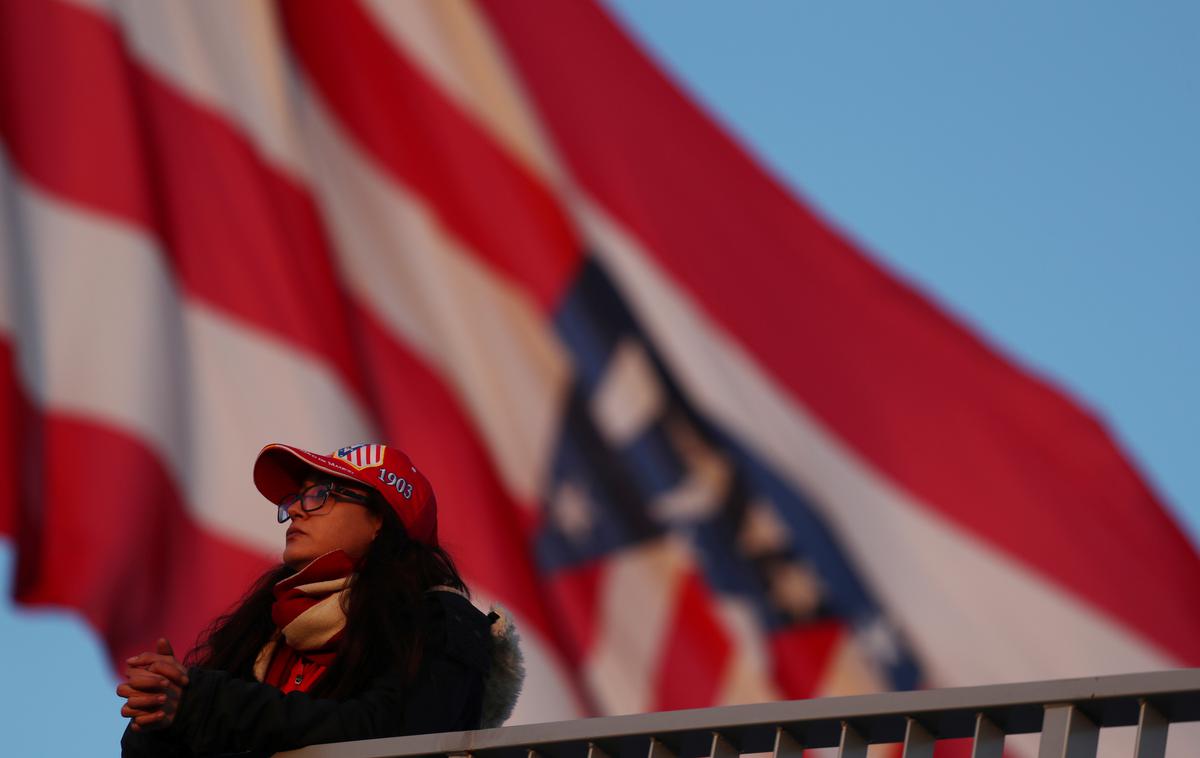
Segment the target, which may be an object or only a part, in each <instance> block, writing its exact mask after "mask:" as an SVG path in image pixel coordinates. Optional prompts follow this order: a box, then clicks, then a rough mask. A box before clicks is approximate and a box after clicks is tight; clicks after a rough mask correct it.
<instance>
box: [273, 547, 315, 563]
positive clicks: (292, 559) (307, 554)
mask: <svg viewBox="0 0 1200 758" xmlns="http://www.w3.org/2000/svg"><path fill="white" fill-rule="evenodd" d="M311 553H312V551H311V550H305V549H304V548H302V547H301V546H300V545H288V546H287V547H285V548H284V549H283V555H282V556H280V560H282V561H283V562H284V563H286V564H287V565H289V566H291V567H292V568H294V569H301V568H304V566H306V565H307V564H308V563H309V561H311V560H312V559H313V558H316V557H317V556H315V555H312V554H311Z"/></svg>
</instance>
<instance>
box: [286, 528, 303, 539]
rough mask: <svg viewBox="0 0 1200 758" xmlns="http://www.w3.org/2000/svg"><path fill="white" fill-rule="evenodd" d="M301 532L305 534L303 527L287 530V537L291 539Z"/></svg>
mask: <svg viewBox="0 0 1200 758" xmlns="http://www.w3.org/2000/svg"><path fill="white" fill-rule="evenodd" d="M301 534H304V530H303V529H288V530H287V539H289V540H290V539H291V538H292V537H296V536H298V535H301Z"/></svg>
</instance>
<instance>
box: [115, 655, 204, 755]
mask: <svg viewBox="0 0 1200 758" xmlns="http://www.w3.org/2000/svg"><path fill="white" fill-rule="evenodd" d="M125 662H126V663H127V664H129V667H128V668H126V669H125V681H124V682H122V683H121V684H120V685H118V687H117V694H118V695H120V696H121V697H123V698H125V705H123V706H121V715H122V716H125V717H127V718H130V719H133V723H132V724H131V725H130V728H131V729H132V730H133V731H135V732H140V731H143V730H145V731H151V730H155V729H165V728H167V727H168V726H170V725H171V722H173V721H174V720H175V712H176V710H178V708H179V698H180V697H182V696H183V688H184V687H186V686H187V683H188V676H187V669H185V668H184V667H183V665H182V664H180V663H179V661H177V660H175V653H174V651H173V650H172V649H171V643H170V642H168V641H167V640H166V638H160V639H159V640H158V643H157V644H156V646H155V652H153V653H150V652H146V653H141V654H139V655H135V656H133V657H132V658H127V659H126V660H125Z"/></svg>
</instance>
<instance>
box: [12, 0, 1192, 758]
mask: <svg viewBox="0 0 1200 758" xmlns="http://www.w3.org/2000/svg"><path fill="white" fill-rule="evenodd" d="M609 5H610V6H611V7H613V8H614V9H616V10H617V12H618V13H619V15H620V16H621V17H622V18H623V19H624V20H626V21H627V22H628V23H629V24H630V25H631V26H632V27H633V28H634V30H635V33H636V34H637V35H638V36H639V37H640V38H641V39H642V40H643V41H644V42H646V43H647V44H648V45H649V46H650V47H651V49H652V50H653V51H654V52H655V54H656V55H657V56H658V57H659V59H660V60H661V61H663V62H664V63H665V64H666V65H667V66H668V67H669V69H670V70H671V71H672V72H673V73H674V75H675V76H676V77H678V78H679V80H681V81H682V82H683V83H684V85H685V86H686V87H687V88H688V89H689V90H690V91H691V92H692V93H693V94H694V95H695V96H697V97H698V98H699V99H700V100H701V101H702V102H703V103H705V104H706V105H707V106H708V108H709V110H710V112H713V113H715V114H717V116H718V118H719V119H720V120H721V121H723V122H724V123H725V124H726V125H727V126H728V127H729V128H730V129H731V130H732V131H733V132H734V133H735V134H736V135H738V136H739V137H740V138H741V140H742V142H743V143H744V144H746V145H747V146H748V147H749V148H750V149H751V151H752V152H754V153H756V154H757V155H758V156H759V157H760V158H761V159H762V160H763V161H764V162H765V163H766V164H767V165H768V166H769V167H770V170H772V171H773V172H774V173H775V174H776V176H777V177H779V178H780V179H781V181H783V182H784V183H786V184H788V185H789V186H791V187H792V188H793V189H794V190H796V192H797V193H798V194H799V195H801V196H803V197H804V198H806V199H807V200H808V201H809V202H810V203H811V204H813V205H815V206H816V207H817V208H818V209H820V210H821V211H822V212H823V213H824V214H825V215H826V217H827V218H829V219H830V220H831V221H833V222H834V223H835V224H837V225H838V226H840V227H841V228H842V229H843V230H845V231H846V232H847V233H848V234H849V235H850V236H851V237H853V238H855V239H857V240H858V241H859V242H860V243H861V245H862V246H863V247H864V248H866V249H867V250H868V251H870V252H871V253H873V254H874V255H875V256H876V257H877V258H878V259H879V260H882V261H883V262H884V263H885V264H886V265H888V266H890V267H891V268H892V270H894V271H895V272H897V273H898V274H899V275H901V276H904V277H905V278H907V279H909V280H910V281H912V282H914V283H915V284H916V285H917V286H919V287H920V288H921V289H922V290H923V291H925V292H926V293H928V294H929V295H930V296H931V297H933V298H935V299H936V300H938V301H939V302H941V303H942V304H943V305H944V306H945V307H946V308H948V309H949V310H951V311H952V312H954V313H956V314H957V315H958V316H959V317H960V318H961V319H963V320H965V321H966V322H967V323H969V324H971V325H972V326H973V327H974V328H975V329H976V330H977V331H978V332H979V333H980V334H982V335H983V336H984V337H985V338H986V339H988V340H989V341H990V342H991V343H992V344H993V345H994V346H996V347H997V348H998V349H999V350H1001V351H1002V352H1004V353H1006V354H1007V355H1009V356H1010V357H1011V358H1013V359H1014V360H1016V361H1018V362H1020V363H1021V364H1023V365H1025V366H1026V367H1027V368H1029V369H1030V370H1032V371H1034V372H1036V373H1038V374H1040V375H1042V376H1043V377H1046V378H1048V379H1050V380H1051V381H1053V382H1055V383H1056V384H1058V385H1059V386H1061V387H1063V388H1065V389H1066V390H1067V391H1068V392H1070V393H1071V394H1073V395H1074V396H1075V397H1077V398H1078V399H1079V400H1080V401H1081V402H1083V403H1084V404H1085V405H1087V406H1088V407H1090V408H1092V409H1093V410H1094V411H1095V412H1096V413H1097V414H1098V415H1099V416H1100V417H1101V418H1102V419H1103V420H1104V422H1105V423H1106V424H1107V426H1108V427H1109V429H1110V430H1111V431H1112V432H1113V434H1114V435H1115V437H1116V438H1117V439H1118V441H1119V443H1120V444H1121V445H1122V446H1123V447H1124V449H1125V450H1126V451H1127V453H1128V454H1129V455H1130V457H1131V458H1132V459H1134V461H1135V462H1136V463H1137V465H1138V466H1139V467H1140V468H1141V469H1142V471H1143V472H1144V473H1145V474H1146V475H1147V477H1148V478H1149V480H1150V481H1151V483H1152V484H1153V486H1154V487H1155V488H1156V489H1157V490H1158V491H1159V492H1160V493H1161V494H1162V496H1163V498H1164V500H1165V501H1166V502H1167V503H1168V505H1169V507H1171V508H1172V509H1173V510H1174V511H1175V512H1176V513H1178V514H1179V515H1180V517H1181V520H1182V521H1183V522H1184V523H1185V525H1186V527H1185V528H1186V529H1187V530H1188V531H1189V533H1190V534H1191V536H1192V540H1193V543H1194V544H1200V466H1198V465H1197V464H1198V463H1200V433H1198V432H1197V428H1196V426H1197V423H1198V422H1200V399H1198V396H1197V392H1196V385H1197V382H1196V379H1197V377H1198V375H1200V346H1198V342H1197V340H1196V337H1195V334H1194V332H1195V330H1196V327H1197V326H1198V325H1200V302H1198V299H1197V297H1196V296H1195V294H1194V290H1195V289H1196V286H1197V283H1200V209H1198V207H1197V206H1198V200H1200V139H1198V138H1197V135H1200V5H1197V4H1194V3H1184V2H1167V1H1164V2H1158V3H1154V4H1140V5H1135V4H1133V3H1112V2H1086V3H1085V2H1055V3H1044V2H1029V1H1021V0H1018V1H1012V2H1005V3H990V4H984V3H961V4H953V3H932V2H923V1H918V0H914V1H912V2H906V3H903V4H899V3H882V2H880V3H865V2H839V3H815V2H799V1H788V0H771V1H768V0H756V1H755V2H750V3H729V2H714V1H712V0H688V2H683V0H672V1H670V2H667V1H666V0H609ZM10 564H11V551H10V550H9V549H8V548H7V547H4V548H3V549H0V584H2V585H3V586H5V587H8V586H9V584H10V570H9V566H10ZM0 640H2V641H3V643H4V646H5V650H6V652H7V654H8V656H7V657H8V660H9V661H10V665H9V669H8V671H9V672H10V673H9V676H10V677H11V678H10V684H9V686H7V687H5V688H2V689H0V693H2V694H0V710H2V712H5V713H7V714H9V718H8V719H6V725H7V726H8V734H7V735H6V737H7V739H8V743H7V748H6V749H7V751H8V752H9V753H10V754H12V755H58V754H88V755H103V754H106V753H109V754H116V753H117V747H116V739H117V736H118V735H119V733H120V730H121V728H122V727H123V720H121V719H120V718H119V716H118V715H117V709H118V707H119V703H118V700H117V698H116V696H115V695H114V694H113V687H114V686H115V683H114V682H113V681H112V680H111V679H110V675H109V673H108V672H107V669H106V668H105V664H104V662H103V658H102V656H101V649H100V646H99V644H98V643H97V642H96V641H95V640H94V639H92V638H91V637H90V635H88V634H87V633H86V630H84V629H83V628H82V625H81V624H79V623H78V622H77V621H75V620H74V619H73V618H72V617H70V616H68V615H66V614H62V613H47V612H37V613H28V612H14V611H13V609H12V608H11V606H8V605H4V606H3V607H0ZM107 745H112V750H111V751H109V750H107V748H106V747H104V746H107Z"/></svg>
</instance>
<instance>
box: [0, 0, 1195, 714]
mask: <svg viewBox="0 0 1200 758" xmlns="http://www.w3.org/2000/svg"><path fill="white" fill-rule="evenodd" d="M0 409H2V412H3V418H4V423H3V427H2V429H0V432H2V434H0V530H2V531H3V532H4V533H5V534H8V535H11V536H12V537H13V539H14V540H15V544H16V547H17V554H18V569H17V588H16V592H17V597H18V599H19V600H20V601H22V602H24V603H27V604H31V605H35V604H54V605H64V606H68V607H71V608H74V609H77V610H78V611H79V613H80V614H82V615H83V617H84V618H86V619H87V621H88V622H89V623H90V624H91V625H92V626H93V627H94V628H95V629H96V631H97V633H98V634H100V635H102V636H103V638H104V640H105V641H106V643H107V644H108V647H109V649H110V650H111V652H112V654H113V655H114V656H116V657H117V658H119V657H121V656H124V655H127V654H129V653H131V652H134V651H135V650H137V649H141V648H143V647H145V646H146V644H147V641H148V640H150V639H152V638H154V637H155V636H157V635H159V634H164V633H165V634H167V635H168V636H170V637H172V638H173V639H177V640H184V639H193V638H194V636H195V634H196V632H197V631H198V629H199V628H200V627H201V626H202V625H203V624H204V623H205V622H207V621H208V620H209V619H211V618H212V617H213V616H215V615H216V614H217V613H218V612H219V611H221V610H222V609H224V608H225V607H226V605H227V604H228V603H230V602H231V601H232V600H233V599H234V598H235V597H236V596H237V595H238V594H239V593H240V592H241V591H242V589H243V588H244V587H245V586H246V585H247V584H248V583H249V581H250V579H251V577H253V576H255V575H256V574H257V573H259V572H260V571H262V570H263V569H264V568H265V567H266V566H268V565H269V564H270V563H271V562H272V561H273V560H274V559H275V556H276V555H277V554H278V551H279V550H280V548H281V545H282V540H281V532H280V529H279V526H278V524H277V523H276V520H275V518H274V511H273V510H272V509H271V508H269V507H268V506H267V504H266V503H264V502H263V501H262V499H261V497H259V496H258V495H257V493H256V491H255V490H254V488H253V485H252V484H251V480H250V464H251V462H252V461H253V459H254V455H255V453H256V452H257V451H258V449H259V448H260V447H261V446H262V445H263V444H265V443H267V442H272V441H283V442H287V443H291V444H297V445H301V446H304V447H306V448H309V449H315V450H322V451H325V450H336V449H338V448H339V447H342V446H344V445H346V444H349V443H353V442H356V441H359V440H379V441H382V442H385V443H387V444H394V445H398V446H400V447H401V448H403V449H404V450H406V451H407V452H409V453H410V454H411V455H412V457H413V459H414V460H415V461H417V462H418V465H420V466H421V467H422V469H423V471H424V472H425V473H427V474H428V476H429V478H430V480H431V481H432V482H433V483H434V486H435V488H436V491H437V495H438V503H439V506H440V512H441V523H440V533H441V535H442V539H443V542H444V543H445V544H446V545H447V547H449V548H450V550H451V551H452V552H453V553H454V554H455V555H456V557H457V558H458V560H459V562H460V565H461V567H462V569H463V571H464V574H465V576H466V578H467V580H468V582H469V583H470V584H471V586H472V587H473V588H475V589H476V591H477V593H478V595H480V596H481V597H482V598H483V599H485V600H488V599H494V600H499V601H502V602H503V603H505V604H506V605H508V606H509V607H510V608H511V609H512V610H513V611H514V612H515V614H516V615H517V617H518V619H519V621H520V623H521V625H522V627H523V630H524V632H523V636H524V639H525V642H526V646H527V656H528V658H529V664H530V670H531V679H530V681H529V683H528V686H527V691H526V693H525V695H524V697H523V699H522V701H521V704H520V705H519V706H518V712H517V719H519V720H524V721H531V720H539V721H541V720H555V719H564V718H571V717H574V716H577V715H580V714H585V713H619V712H630V711H642V710H651V709H660V708H676V707H688V706H702V705H713V704H723V703H733V702H745V701H754V700H761V699H768V698H780V697H789V698H795V697H809V696H816V695H823V694H834V693H846V692H862V691H871V690H880V689H889V688H899V687H916V686H950V685H959V684H968V683H985V682H997V681H1011V680H1025V679H1042V678H1054V677H1066V676H1076V675H1094V674H1105V673H1115V672H1123V671H1137V670H1147V669H1158V668H1165V667H1176V666H1184V665H1193V666H1194V665H1200V603H1197V602H1196V601H1197V587H1200V559H1198V557H1197V554H1196V552H1195V551H1194V549H1193V548H1192V547H1191V546H1190V545H1189V543H1188V542H1187V540H1186V539H1185V538H1184V536H1183V535H1182V534H1181V532H1180V531H1179V529H1178V528H1177V527H1176V526H1175V525H1174V524H1173V523H1172V522H1171V520H1170V518H1169V516H1168V515H1167V514H1166V512H1165V511H1164V509H1163V508H1162V506H1161V505H1160V503H1158V502H1157V501H1156V499H1155V496H1154V495H1153V493H1151V492H1150V491H1149V490H1148V489H1147V487H1146V485H1145V484H1144V483H1143V481H1142V479H1141V478H1140V477H1139V475H1138V474H1137V472H1136V471H1135V470H1134V469H1133V468H1132V467H1131V465H1130V464H1129V462H1128V461H1127V460H1126V459H1125V458H1124V457H1123V456H1122V455H1121V454H1120V452H1119V451H1118V450H1117V449H1116V448H1115V447H1114V445H1113V444H1112V442H1111V441H1110V439H1109V437H1108V435H1107V434H1106V433H1105V432H1104V431H1103V429H1102V428H1101V427H1100V426H1099V425H1098V424H1097V423H1096V422H1095V421H1094V420H1093V419H1092V418H1091V417H1090V416H1089V415H1088V414H1087V413H1086V412H1084V411H1082V410H1081V409H1080V408H1079V407H1078V406H1077V405H1075V404H1074V403H1073V402H1072V401H1071V400H1069V399H1068V398H1066V397H1064V396H1063V395H1062V394H1060V393H1059V392H1057V391H1056V390H1054V389H1053V388H1051V387H1048V386H1047V385H1046V384H1044V383H1042V382H1041V381H1039V380H1037V379H1035V378H1033V377H1031V376H1029V375H1028V374H1026V373H1024V372H1023V371H1022V370H1021V369H1019V368H1018V367H1016V366H1014V365H1012V364H1011V363H1009V362H1007V361H1006V360H1005V359H1003V358H1002V357H1001V356H999V355H997V354H996V353H995V352H994V351H992V350H991V349H989V348H988V347H987V346H986V345H985V344H983V343H982V342H980V341H979V340H978V339H977V338H976V337H975V336H973V335H972V334H971V333H970V332H968V331H967V330H966V329H964V328H963V327H962V326H961V325H959V324H957V323H955V322H954V321H953V320H951V319H950V318H949V317H947V316H946V315H945V314H944V313H942V312H940V311H939V310H938V309H937V308H936V307H935V306H934V305H932V304H931V303H930V302H928V301H927V300H925V299H923V298H922V297H921V296H920V295H919V294H917V293H915V292H914V291H912V290H911V289H909V288H908V287H907V286H906V285H904V284H903V283H901V282H898V281H897V280H895V279H893V278H892V277H890V276H889V275H888V274H887V273H886V272H884V271H883V270H881V269H880V268H879V267H878V266H876V265H875V264H874V263H873V262H872V261H871V260H869V259H868V258H867V257H865V256H864V255H863V254H862V253H861V252H859V251H858V250H856V249H855V248H854V247H852V246H851V245H850V243H848V242H847V240H845V239H844V238H842V237H841V236H839V235H838V234H837V233H836V232H835V231H834V230H832V229H831V228H830V227H829V226H827V225H826V224H824V223H823V222H822V221H821V220H820V219H818V218H817V217H816V216H815V215H814V214H813V213H812V212H810V211H809V210H808V209H806V208H805V207H804V206H803V205H801V204H800V203H798V202H797V201H796V199H794V198H793V197H791V196H789V195H788V194H787V192H785V191H784V190H783V189H782V188H781V187H779V186H778V185H777V184H776V183H775V182H774V181H772V180H771V179H770V178H769V177H768V176H767V175H766V174H765V173H764V172H763V171H762V170H761V169H760V168H759V167H758V166H756V165H755V164H754V163H753V161H751V160H750V159H749V158H748V157H747V156H746V154H745V153H744V152H743V151H742V150H741V149H740V148H739V147H738V146H737V145H736V144H735V143H734V142H733V141H732V140H731V139H730V138H729V137H728V136H727V135H726V134H724V133H723V132H722V131H721V130H720V129H719V128H718V127H716V126H715V125H714V124H713V122H712V121H711V120H710V119H708V118H707V117H706V116H705V115H704V114H703V113H702V112H701V111H700V110H699V109H698V108H697V107H696V106H695V105H694V104H693V103H691V102H689V101H688V100H687V99H686V98H685V97H683V96H682V95H681V94H680V92H679V91H678V90H677V89H676V88H675V87H674V86H673V85H672V84H671V83H670V82H669V81H668V80H667V79H666V78H665V77H664V76H663V74H662V73H661V72H660V71H659V70H658V69H657V68H656V67H655V66H654V65H653V64H652V63H651V62H650V61H649V60H648V59H647V58H646V56H645V55H644V54H643V53H642V52H640V51H639V50H638V49H637V48H636V47H635V46H634V45H633V44H632V43H631V42H630V41H629V39H628V38H627V37H626V35H625V34H623V33H622V31H621V30H620V29H619V28H618V27H617V26H616V25H615V24H614V23H613V22H612V20H611V19H610V18H609V17H608V16H607V15H606V14H605V13H604V12H603V11H602V10H601V9H600V8H598V7H597V6H596V5H595V4H594V3H592V2H590V1H588V2H584V1H581V0H576V1H575V2H548V3H519V2H504V1H502V0H480V1H478V2H467V1H466V0H461V1H458V2H428V3H416V2H396V3H392V2H386V1H385V0H358V1H357V2H340V3H329V2H320V1H319V0H311V1H308V0H297V1H294V2H283V3H279V4H275V3H269V2H257V1H256V2H249V1H242V0H225V1H224V2H203V1H201V0H195V1H194V2H171V3H160V2H153V1H152V0H146V1H145V2H116V1H115V0H72V1H70V2H68V1H67V0H44V1H41V0H39V1H33V0H31V1H29V2H21V1H19V0H4V1H3V2H0ZM362 450H363V452H362V453H361V454H362V455H363V456H366V455H368V453H369V450H367V449H365V448H364V449H362Z"/></svg>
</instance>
